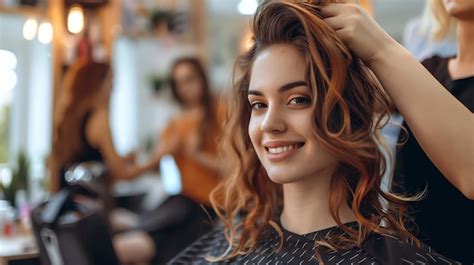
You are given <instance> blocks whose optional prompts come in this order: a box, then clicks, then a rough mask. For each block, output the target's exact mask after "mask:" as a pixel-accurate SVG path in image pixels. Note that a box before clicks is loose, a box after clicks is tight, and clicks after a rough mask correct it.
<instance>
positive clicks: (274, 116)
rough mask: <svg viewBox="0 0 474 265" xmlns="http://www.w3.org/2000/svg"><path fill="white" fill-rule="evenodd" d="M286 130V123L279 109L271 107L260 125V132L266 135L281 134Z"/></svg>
mask: <svg viewBox="0 0 474 265" xmlns="http://www.w3.org/2000/svg"><path fill="white" fill-rule="evenodd" d="M286 129H287V126H286V122H285V120H284V118H283V115H282V113H281V111H280V110H279V108H278V107H276V106H269V107H268V109H267V112H266V113H265V117H264V118H263V121H262V124H261V125H260V130H261V131H263V132H266V133H281V132H285V131H286Z"/></svg>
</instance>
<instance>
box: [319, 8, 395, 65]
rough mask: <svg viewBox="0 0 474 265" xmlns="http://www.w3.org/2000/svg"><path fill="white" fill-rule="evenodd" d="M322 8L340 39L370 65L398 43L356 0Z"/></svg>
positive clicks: (326, 20)
mask: <svg viewBox="0 0 474 265" xmlns="http://www.w3.org/2000/svg"><path fill="white" fill-rule="evenodd" d="M340 2H341V3H331V4H328V5H327V6H324V7H323V8H322V15H323V16H324V17H325V19H324V21H325V22H326V23H327V24H328V25H329V26H330V27H331V28H333V29H334V30H335V31H336V33H337V35H338V36H339V38H341V40H342V41H343V42H344V43H345V44H346V45H347V46H348V47H349V49H351V50H352V51H353V52H354V53H355V54H356V55H357V56H358V57H359V58H361V59H362V60H363V61H364V62H365V63H366V64H368V65H370V64H372V63H374V61H376V60H378V58H380V57H381V56H385V55H386V54H385V53H386V51H389V49H390V48H391V47H396V46H397V45H398V44H397V43H396V41H395V40H393V39H392V38H391V37H390V36H389V35H388V34H387V33H386V32H385V31H384V30H383V29H382V28H381V27H380V26H379V25H378V24H377V22H375V20H374V19H372V17H370V16H369V15H368V14H367V13H366V12H365V10H364V9H363V8H362V7H361V6H360V5H359V4H358V1H356V0H341V1H340Z"/></svg>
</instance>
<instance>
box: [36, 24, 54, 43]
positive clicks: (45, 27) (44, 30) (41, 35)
mask: <svg viewBox="0 0 474 265" xmlns="http://www.w3.org/2000/svg"><path fill="white" fill-rule="evenodd" d="M38 40H39V41H40V42H41V43H43V44H48V43H50V42H51V41H52V40H53V26H52V25H51V23H49V22H43V23H41V24H40V26H39V28H38Z"/></svg>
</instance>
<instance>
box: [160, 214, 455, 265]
mask: <svg viewBox="0 0 474 265" xmlns="http://www.w3.org/2000/svg"><path fill="white" fill-rule="evenodd" d="M350 225H351V226H357V224H356V223H351V224H350ZM333 233H343V232H342V230H341V229H340V228H338V227H332V228H328V229H323V230H320V231H317V232H313V233H309V234H305V235H297V234H294V233H291V232H289V231H286V230H283V246H282V248H281V249H280V250H278V248H279V246H280V242H281V238H280V236H279V235H278V233H277V232H276V231H275V230H273V229H272V230H268V231H266V232H265V233H263V235H262V237H261V239H260V240H259V242H258V244H257V247H256V248H255V250H253V251H251V252H249V253H247V254H242V255H239V256H237V257H235V258H233V259H231V260H226V261H220V262H209V261H208V259H206V258H207V257H209V256H211V257H218V256H220V255H222V254H223V253H225V251H226V250H227V248H228V246H229V245H228V243H227V241H226V239H225V237H224V233H223V228H222V227H219V228H216V229H214V230H213V231H212V232H210V233H209V234H207V235H205V236H204V237H202V238H201V239H199V240H198V241H196V242H195V243H194V244H192V245H191V246H190V247H188V248H187V249H186V250H184V251H183V252H182V253H181V254H180V255H178V256H177V257H176V258H175V259H173V260H172V261H170V262H169V264H252V265H254V264H257V265H258V264H290V265H293V264H295V265H296V264H301V265H302V264H319V262H318V260H317V259H316V258H315V253H316V247H315V241H318V240H322V239H324V238H326V237H327V236H328V235H330V234H333ZM321 258H322V260H323V261H324V264H335V265H343V264H367V265H375V264H397V265H398V264H420V265H421V264H461V263H459V262H456V261H453V260H450V259H448V258H446V257H443V256H441V255H439V254H437V253H435V252H434V251H433V250H432V249H431V248H429V247H426V246H422V247H420V248H419V247H416V246H414V245H413V244H410V243H406V242H402V241H401V240H399V239H397V238H395V237H393V236H388V235H378V234H375V235H372V236H370V237H369V238H368V239H367V240H366V241H365V242H364V244H363V245H362V247H361V248H353V249H351V250H346V251H341V252H334V251H326V252H323V253H321Z"/></svg>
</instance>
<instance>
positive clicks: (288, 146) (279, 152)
mask: <svg viewBox="0 0 474 265" xmlns="http://www.w3.org/2000/svg"><path fill="white" fill-rule="evenodd" d="M303 145H304V142H296V143H294V142H293V143H283V142H278V143H276V142H273V143H267V144H265V145H264V146H265V151H266V153H267V157H268V160H270V161H271V162H278V161H282V160H285V159H286V158H288V157H290V156H291V155H293V154H295V153H296V152H297V151H298V149H300V148H301V147H303Z"/></svg>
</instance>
